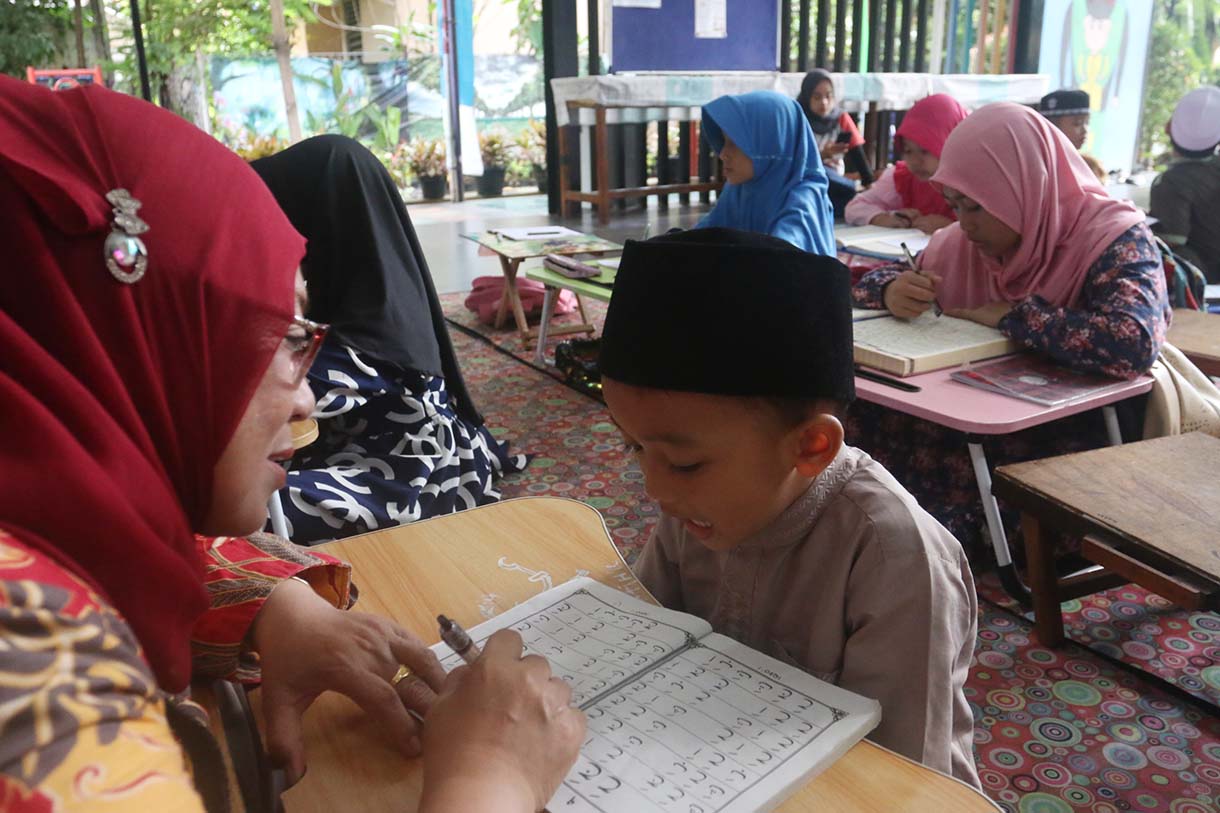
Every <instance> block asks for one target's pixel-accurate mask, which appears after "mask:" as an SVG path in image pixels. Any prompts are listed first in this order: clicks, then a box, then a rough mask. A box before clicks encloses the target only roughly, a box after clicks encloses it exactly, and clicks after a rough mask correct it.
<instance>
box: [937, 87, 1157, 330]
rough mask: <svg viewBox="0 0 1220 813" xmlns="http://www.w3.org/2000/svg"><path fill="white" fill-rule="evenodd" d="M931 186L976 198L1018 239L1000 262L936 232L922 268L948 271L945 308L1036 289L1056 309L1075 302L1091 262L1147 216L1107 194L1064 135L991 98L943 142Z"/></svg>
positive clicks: (957, 237)
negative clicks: (1019, 236) (1018, 235)
mask: <svg viewBox="0 0 1220 813" xmlns="http://www.w3.org/2000/svg"><path fill="white" fill-rule="evenodd" d="M932 183H934V184H937V185H940V186H948V187H952V188H953V189H955V190H957V191H958V192H961V193H962V194H963V195H966V196H967V197H969V198H971V199H973V200H974V201H976V202H977V203H978V204H979V205H980V206H982V207H983V208H984V209H986V210H987V211H988V212H989V213H991V214H992V215H994V216H995V217H997V218H998V219H999V220H1000V221H1001V222H1002V223H1004V224H1005V225H1006V226H1008V227H1009V228H1010V229H1013V230H1014V231H1016V232H1018V233H1020V235H1021V242H1020V244H1019V245H1018V246H1017V250H1016V252H1015V253H1014V254H1013V255H1012V256H1011V257H1006V258H1004V259H1003V260H1002V261H998V260H994V259H991V258H988V257H984V256H983V255H982V254H981V253H980V252H979V251H978V249H976V248H975V247H974V245H973V244H972V243H971V242H970V241H969V240H968V239H967V238H966V235H965V234H963V233H962V229H961V225H960V224H957V223H954V224H953V225H951V226H947V227H946V228H943V229H941V230H940V231H938V232H936V234H934V235H933V236H932V241H931V243H929V245H928V248H927V249H926V250H925V251H924V253H923V255H922V256H921V257H920V266H921V267H923V268H928V269H933V270H935V271H936V272H937V273H939V274H941V275H942V276H943V277H944V282H943V283H942V284H941V286H940V290H939V291H938V296H939V298H940V303H941V305H943V306H944V307H946V308H976V307H979V306H980V305H985V304H987V303H988V302H994V301H997V300H1004V301H1006V302H1012V303H1017V302H1021V301H1023V300H1025V299H1027V298H1029V297H1031V296H1034V295H1037V296H1040V297H1042V298H1043V299H1045V300H1046V301H1047V302H1049V303H1050V304H1052V305H1054V306H1057V307H1071V306H1073V305H1075V304H1076V302H1077V300H1078V299H1079V298H1080V291H1081V289H1082V288H1083V287H1084V282H1085V277H1086V276H1087V274H1088V270H1089V267H1090V266H1092V264H1093V263H1094V262H1095V261H1096V260H1097V258H1098V257H1099V256H1101V254H1102V252H1104V251H1105V250H1106V249H1107V248H1108V247H1109V246H1110V244H1111V243H1113V242H1114V240H1115V239H1116V238H1117V237H1118V236H1119V235H1121V234H1122V233H1123V232H1125V231H1127V229H1129V228H1131V227H1132V226H1134V225H1135V224H1137V223H1142V222H1143V221H1144V215H1143V214H1142V213H1141V212H1140V211H1139V210H1138V209H1136V208H1135V207H1134V206H1132V205H1131V204H1130V203H1128V202H1126V201H1117V200H1112V199H1111V198H1110V197H1109V196H1107V195H1106V191H1105V190H1104V189H1103V188H1102V187H1101V184H1100V183H1098V181H1097V178H1096V177H1095V176H1094V175H1093V173H1092V172H1090V171H1089V168H1088V166H1087V165H1086V164H1085V162H1084V159H1082V158H1081V157H1080V153H1078V152H1077V151H1076V148H1075V147H1073V146H1072V144H1071V142H1069V141H1068V140H1067V137H1066V136H1064V135H1063V133H1061V132H1059V130H1058V129H1057V128H1055V127H1054V126H1053V125H1052V124H1050V123H1048V122H1047V121H1046V119H1044V118H1043V117H1042V116H1040V115H1038V114H1037V113H1035V112H1034V111H1032V110H1030V109H1029V108H1026V107H1022V106H1021V105H1018V104H1012V103H1009V102H999V103H996V104H989V105H987V106H985V107H982V108H979V109H978V110H976V111H975V112H974V113H972V114H970V115H969V116H968V117H967V118H966V119H965V120H964V121H963V122H962V123H961V124H959V125H958V126H957V128H956V129H955V130H953V132H952V134H950V136H949V138H948V140H946V141H945V146H944V150H943V152H942V155H941V161H940V168H939V169H938V170H937V171H936V174H935V175H933V176H932Z"/></svg>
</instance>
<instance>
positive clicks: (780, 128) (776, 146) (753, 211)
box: [695, 90, 835, 257]
mask: <svg viewBox="0 0 1220 813" xmlns="http://www.w3.org/2000/svg"><path fill="white" fill-rule="evenodd" d="M703 132H704V135H705V136H706V137H707V141H708V144H710V145H711V147H712V149H713V150H715V151H716V152H717V153H719V154H720V160H721V162H722V164H723V165H724V177H725V180H726V181H727V183H726V184H725V187H724V189H723V190H721V192H720V197H719V198H718V199H717V201H716V208H714V209H712V211H710V212H708V213H707V216H706V217H704V218H703V219H702V220H700V221H699V223H698V225H697V226H695V228H698V229H703V228H710V227H712V226H727V227H729V228H734V229H744V230H746V231H754V232H761V233H763V234H770V235H772V236H774V237H779V238H781V239H784V240H787V241H788V242H789V243H792V244H793V245H794V246H796V247H797V248H802V249H804V250H805V251H811V252H813V253H814V254H826V255H829V256H831V257H833V256H835V238H834V213H833V211H832V209H831V206H830V199H829V198H828V197H827V195H826V184H827V181H826V172H825V171H824V170H823V169H822V159H821V157H820V156H819V155H818V150H817V147H816V146H815V144H814V141H813V134H812V133H811V132H810V131H809V122H808V121H806V120H805V114H804V113H803V112H802V111H801V106H800V105H799V104H797V102H796V100H795V99H790V98H788V97H787V96H784V95H782V94H779V93H775V92H773V91H769V90H756V91H754V92H752V93H743V94H742V95H740V96H721V97H720V98H719V99H716V100H714V101H712V102H710V103H709V104H706V105H704V106H703Z"/></svg>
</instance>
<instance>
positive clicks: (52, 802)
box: [0, 531, 349, 813]
mask: <svg viewBox="0 0 1220 813" xmlns="http://www.w3.org/2000/svg"><path fill="white" fill-rule="evenodd" d="M198 542H199V550H200V553H201V554H202V556H203V558H204V560H205V561H206V562H207V574H208V589H209V593H210V595H211V599H212V604H213V609H211V610H210V611H208V612H207V613H205V614H204V616H203V617H202V618H201V619H200V622H199V623H198V624H197V625H196V629H195V633H196V640H195V641H194V642H193V643H194V647H193V648H194V650H195V655H196V665H197V667H199V668H198V669H197V672H196V674H197V676H201V677H242V678H244V679H247V680H251V679H257V672H256V671H253V670H252V669H251V668H250V667H249V666H247V665H239V655H240V654H241V653H242V645H243V642H244V641H245V640H246V638H247V634H248V632H249V627H250V622H251V621H252V620H253V618H254V616H255V615H257V614H258V611H259V610H260V609H261V608H262V605H263V601H264V600H265V599H266V597H267V596H268V595H270V593H271V591H272V589H274V587H275V585H276V584H278V583H280V582H281V581H282V580H283V579H284V578H287V577H289V576H294V575H301V576H302V577H303V578H305V579H306V580H307V581H309V582H310V583H311V584H312V585H313V586H314V587H315V589H317V590H318V591H319V592H320V593H321V594H322V595H323V596H325V597H327V598H328V599H330V600H331V601H332V602H334V603H335V604H336V605H338V606H345V605H346V604H347V602H348V600H349V596H348V593H349V585H348V577H349V570H348V568H347V566H346V565H342V564H339V563H338V562H337V561H336V560H334V559H332V558H331V557H328V556H324V555H320V554H317V553H314V552H311V551H308V550H307V549H302V548H297V547H296V546H293V545H291V544H289V543H287V542H285V541H284V540H282V539H279V538H278V537H273V536H270V535H263V534H259V535H256V536H255V537H254V538H252V539H249V540H247V539H232V538H221V539H215V540H210V539H203V538H199V539H198ZM146 589H156V587H155V586H151V585H150V586H148V587H147V588H146ZM0 640H3V641H4V643H5V645H6V649H5V653H4V656H3V658H0V708H3V709H5V711H6V714H5V715H3V717H0V811H5V813H9V811H12V812H13V813H18V812H20V813H26V811H50V810H69V809H70V810H94V809H99V808H100V807H104V809H106V810H116V811H132V812H133V813H143V811H149V810H157V811H160V810H175V811H187V810H190V811H196V810H201V809H202V807H201V804H200V799H199V797H198V795H197V794H196V793H195V790H194V787H193V784H192V778H191V775H190V771H189V770H188V768H187V765H186V763H185V761H184V759H183V753H182V751H181V749H180V748H179V745H178V743H177V741H176V740H175V738H174V735H173V733H171V731H170V729H169V726H168V725H167V721H166V708H165V706H166V704H167V703H172V704H174V705H175V706H177V707H178V709H179V710H180V711H187V710H189V709H194V710H195V711H196V712H197V714H198V715H199V716H200V722H201V724H203V722H204V718H203V710H202V709H200V708H199V707H197V706H194V705H193V704H190V703H187V702H186V701H185V700H183V699H181V698H171V697H168V696H167V694H166V693H165V692H164V691H162V690H161V689H159V688H158V686H157V681H156V679H155V678H154V677H153V673H152V670H151V668H150V667H149V664H148V661H147V660H146V658H145V657H144V652H143V651H142V649H141V647H140V642H139V641H138V640H137V639H136V636H135V634H134V633H133V631H132V629H131V627H130V625H128V623H127V621H126V619H124V618H123V616H122V615H121V614H119V613H118V612H116V611H115V609H114V607H113V606H111V605H110V604H109V602H107V601H106V599H105V597H104V596H102V595H100V594H98V593H97V592H96V591H95V590H94V589H93V588H92V587H91V586H90V585H89V584H88V583H87V582H85V581H84V580H82V579H80V578H78V577H77V576H76V575H74V574H73V573H72V572H71V571H70V570H68V569H67V568H65V567H63V566H61V565H60V564H59V563H57V562H56V561H55V560H54V559H52V558H50V557H49V556H48V555H46V554H45V553H43V552H42V551H39V550H37V549H35V548H33V547H31V546H29V545H27V544H25V543H24V542H23V541H22V540H21V539H18V538H17V537H14V536H10V535H9V534H6V533H5V532H4V531H0ZM188 716H189V717H191V718H194V717H195V715H188Z"/></svg>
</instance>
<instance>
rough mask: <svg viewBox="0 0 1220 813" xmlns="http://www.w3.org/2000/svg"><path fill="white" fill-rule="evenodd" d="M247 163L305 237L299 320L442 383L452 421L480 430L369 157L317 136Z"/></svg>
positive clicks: (392, 192)
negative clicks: (304, 296) (326, 327)
mask: <svg viewBox="0 0 1220 813" xmlns="http://www.w3.org/2000/svg"><path fill="white" fill-rule="evenodd" d="M252 166H253V167H254V170H255V171H256V172H257V173H258V174H259V175H260V176H262V179H263V181H264V182H265V183H266V184H267V186H268V187H269V188H270V189H271V193H272V194H273V195H275V198H276V200H277V201H279V204H280V207H281V208H282V209H283V210H284V213H285V214H287V215H288V219H289V220H291V221H292V225H293V226H294V227H296V230H297V231H299V232H300V233H301V234H302V235H303V236H304V237H305V240H306V248H305V259H304V260H303V261H302V263H301V271H302V273H303V274H304V275H305V283H306V285H307V286H308V288H309V311H308V313H307V314H306V315H307V316H308V317H309V318H310V319H313V320H315V321H318V322H329V323H330V324H331V325H332V335H334V336H335V337H337V338H338V339H339V340H340V341H342V342H344V343H345V344H349V345H351V346H352V347H354V348H356V349H357V350H362V351H364V352H366V353H368V354H369V355H371V356H373V357H375V358H377V359H380V360H382V361H386V362H389V363H391V364H394V365H397V366H398V367H399V368H401V369H403V370H415V371H417V372H420V373H426V374H428V375H440V376H443V377H444V379H445V387H446V389H447V390H448V392H449V396H450V397H451V398H453V399H455V401H456V403H455V404H454V407H455V409H456V410H457V412H458V414H459V415H461V416H462V417H463V418H465V419H466V420H469V421H472V422H473V423H475V424H481V423H482V422H483V419H482V416H480V415H479V413H478V410H477V409H475V406H474V403H473V402H472V401H471V399H470V393H469V392H468V391H467V389H466V383H465V381H463V380H462V371H461V369H460V368H459V367H458V363H457V357H456V356H455V355H454V353H453V344H452V343H451V342H450V341H449V334H448V332H447V331H446V329H445V317H444V314H443V313H442V312H441V303H440V299H439V298H438V297H437V295H436V288H435V287H434V286H433V284H432V275H431V274H429V273H428V264H427V263H426V262H425V261H424V254H423V251H422V250H420V247H419V240H418V238H416V236H415V228H414V227H413V226H412V225H411V218H410V217H409V216H408V215H407V208H406V206H405V205H404V204H403V202H402V196H401V195H400V194H399V192H398V188H397V187H396V186H395V185H394V182H393V180H392V179H391V178H390V174H389V173H388V172H387V171H386V169H385V167H384V166H382V164H381V162H380V161H379V160H377V158H376V156H374V155H373V154H372V153H371V152H369V151H368V150H367V149H365V148H364V147H363V146H361V145H360V144H359V143H358V142H356V141H353V140H352V139H350V138H347V137H345V136H337V135H323V136H316V137H314V138H308V139H306V140H304V141H302V142H300V143H299V144H295V145H293V146H291V147H289V148H288V149H286V150H284V151H283V152H279V153H276V154H275V155H272V156H270V157H268V158H260V159H259V160H257V161H255V162H253V164H252Z"/></svg>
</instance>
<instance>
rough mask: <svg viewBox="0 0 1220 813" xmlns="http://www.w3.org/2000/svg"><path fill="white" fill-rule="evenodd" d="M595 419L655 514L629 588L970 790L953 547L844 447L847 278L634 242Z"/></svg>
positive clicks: (754, 250)
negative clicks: (751, 653)
mask: <svg viewBox="0 0 1220 813" xmlns="http://www.w3.org/2000/svg"><path fill="white" fill-rule="evenodd" d="M601 371H602V380H603V392H604V395H605V398H606V404H607V406H608V407H609V408H610V412H611V414H612V416H613V417H614V420H615V422H616V423H617V424H618V426H619V428H620V429H621V430H622V432H623V436H624V439H625V441H626V443H627V444H628V447H629V448H631V449H632V450H633V451H634V452H635V454H636V455H637V456H638V459H639V463H640V468H641V470H642V471H643V473H644V476H645V483H646V488H647V491H648V493H649V495H650V496H651V497H652V498H653V499H655V500H656V501H657V502H658V503H659V504H660V507H661V510H662V512H663V516H662V518H661V521H660V523H659V524H658V526H657V528H656V530H655V531H654V533H653V536H652V538H651V539H650V540H649V541H648V544H647V546H646V547H645V549H644V551H643V553H642V554H641V555H640V558H639V560H638V561H637V562H636V565H635V569H636V574H637V575H638V576H639V578H640V579H641V581H643V583H644V585H645V586H646V587H648V589H649V590H650V591H651V592H652V594H653V595H654V596H655V597H656V598H657V600H658V601H660V602H661V603H662V604H664V605H665V606H667V607H671V608H674V609H678V610H682V611H685V612H689V613H693V614H695V615H698V616H701V617H703V618H705V619H707V620H708V621H709V622H710V623H711V624H712V626H713V627H714V628H715V629H716V631H717V632H720V633H723V634H725V635H728V636H730V637H732V638H736V639H737V640H739V641H742V642H743V643H745V644H747V645H749V646H752V647H754V648H756V649H759V650H762V651H764V652H766V653H768V654H770V655H772V656H774V657H777V658H780V659H781V660H784V661H787V662H789V663H792V664H795V665H797V666H799V667H801V668H803V669H805V670H806V671H808V672H810V673H812V674H814V675H816V676H817V677H820V678H822V679H823V680H827V681H830V682H832V683H835V684H838V685H839V686H842V687H844V688H846V689H850V690H851V691H854V692H857V693H859V694H862V695H865V696H867V697H872V698H875V699H877V700H878V701H880V703H881V707H882V718H881V725H880V726H879V727H878V728H877V729H876V730H875V731H874V732H873V733H872V735H871V739H873V740H874V741H876V742H877V743H879V744H881V745H884V746H886V747H888V748H891V749H893V750H895V751H897V752H899V753H901V754H904V755H906V756H908V757H910V758H912V759H915V760H918V761H920V762H922V763H924V764H926V765H928V766H929V767H932V768H935V769H937V770H940V771H943V772H945V773H950V774H952V775H954V776H956V777H958V778H959V779H962V780H963V781H966V782H968V783H970V784H972V785H974V786H976V787H977V786H978V776H977V774H976V772H975V767H974V760H973V756H972V753H971V742H972V731H973V719H972V716H971V712H970V706H969V703H968V702H967V700H966V697H965V695H964V693H963V691H962V687H963V685H964V683H965V680H966V675H967V672H968V670H969V667H970V660H971V656H972V654H973V651H974V636H975V628H976V614H977V605H976V600H975V594H974V583H973V580H972V578H971V575H970V570H969V566H968V564H967V562H966V557H965V555H964V554H963V552H962V549H961V546H960V545H959V544H958V542H957V540H956V539H954V538H953V536H951V535H950V534H949V532H948V531H946V530H945V529H944V528H943V527H942V526H941V525H940V524H939V523H937V522H936V520H935V519H933V518H932V517H931V516H930V515H929V514H927V513H926V512H925V511H924V510H923V509H921V508H920V507H919V505H918V504H917V503H916V502H915V499H914V498H913V497H912V496H911V495H910V494H909V493H908V492H907V491H906V490H905V489H904V488H903V487H902V486H901V485H899V483H898V482H897V481H896V480H895V479H894V478H893V477H891V476H890V474H889V473H888V472H886V471H885V469H884V468H882V466H881V465H880V464H879V463H877V462H876V461H874V460H872V459H871V458H870V457H869V456H868V455H866V454H864V453H863V452H861V451H860V450H858V449H854V448H852V447H850V446H846V445H844V443H843V427H842V425H841V424H840V422H839V416H840V415H841V414H842V412H843V410H844V409H846V407H847V405H848V404H849V403H850V402H851V400H852V399H853V398H854V396H855V387H854V376H853V366H852V331H851V304H850V279H849V273H848V271H847V269H846V268H844V267H843V266H842V265H841V264H840V263H839V262H838V261H837V260H834V259H833V258H829V257H822V256H817V255H813V254H809V253H807V252H804V251H800V250H798V249H796V248H794V247H793V246H791V245H789V244H788V243H786V242H784V241H782V240H779V239H776V238H773V237H769V236H766V235H759V234H752V233H747V232H740V231H735V230H732V229H702V230H697V231H690V232H685V233H680V234H675V235H666V236H664V237H657V238H654V239H652V240H649V241H647V242H628V243H627V247H626V249H625V251H624V252H623V258H622V261H621V263H620V266H619V272H618V276H617V278H616V280H615V286H614V295H613V298H612V299H611V302H610V310H609V313H608V314H607V317H606V326H605V331H604V333H603V340H602V355H601Z"/></svg>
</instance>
